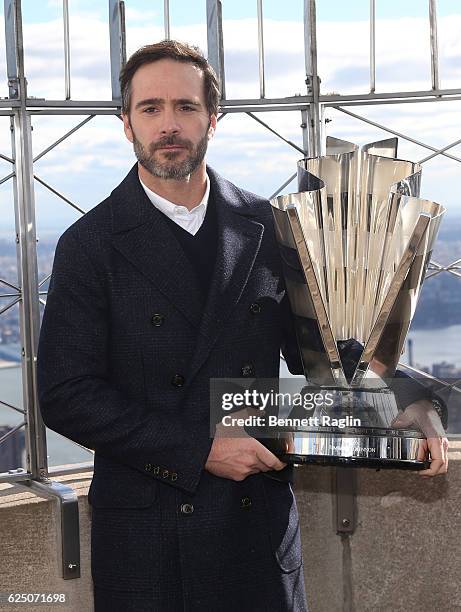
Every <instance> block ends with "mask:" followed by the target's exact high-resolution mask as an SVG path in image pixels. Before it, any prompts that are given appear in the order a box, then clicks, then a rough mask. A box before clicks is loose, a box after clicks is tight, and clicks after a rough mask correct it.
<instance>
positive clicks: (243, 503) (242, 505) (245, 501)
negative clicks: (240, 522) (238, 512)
mask: <svg viewBox="0 0 461 612" xmlns="http://www.w3.org/2000/svg"><path fill="white" fill-rule="evenodd" d="M250 506H251V499H250V498H249V497H242V499H241V500H240V508H244V509H245V510H246V509H247V508H249V507H250Z"/></svg>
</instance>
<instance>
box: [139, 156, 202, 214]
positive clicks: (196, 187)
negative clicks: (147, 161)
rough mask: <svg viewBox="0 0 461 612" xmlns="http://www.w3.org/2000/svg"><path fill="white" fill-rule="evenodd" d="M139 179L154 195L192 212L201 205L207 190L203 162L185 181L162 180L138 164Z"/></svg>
mask: <svg viewBox="0 0 461 612" xmlns="http://www.w3.org/2000/svg"><path fill="white" fill-rule="evenodd" d="M138 173H139V178H140V179H141V180H142V182H143V183H144V184H145V185H147V187H149V189H151V190H152V191H153V192H154V193H156V194H158V195H159V196H161V197H162V198H165V199H166V200H169V201H170V202H174V203H175V204H179V205H180V206H185V207H186V208H187V209H188V210H192V208H194V207H195V206H197V204H199V203H200V202H201V200H202V198H203V196H204V195H205V190H206V166H205V163H204V162H203V163H202V164H200V166H199V167H198V168H197V169H196V170H194V172H192V173H191V174H189V176H187V177H186V178H183V179H162V178H159V177H157V176H153V175H152V174H151V173H150V172H148V171H147V170H146V169H145V168H144V166H141V164H139V163H138Z"/></svg>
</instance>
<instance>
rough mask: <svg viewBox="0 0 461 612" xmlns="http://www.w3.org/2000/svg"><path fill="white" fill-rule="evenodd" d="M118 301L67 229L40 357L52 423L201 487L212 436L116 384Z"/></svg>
mask: <svg viewBox="0 0 461 612" xmlns="http://www.w3.org/2000/svg"><path fill="white" fill-rule="evenodd" d="M109 312H110V304H109V303H108V299H107V296H106V292H105V289H104V282H103V280H102V279H101V278H100V276H99V274H98V272H97V270H96V268H95V266H93V264H92V262H91V261H90V258H89V256H88V254H87V253H86V252H85V251H84V250H83V249H82V247H81V246H80V245H79V243H78V242H77V240H76V239H75V238H74V236H73V235H72V233H71V232H70V231H69V230H67V232H65V233H64V234H63V235H62V236H61V238H60V240H59V241H58V245H57V248H56V254H55V259H54V264H53V271H52V276H51V281H50V288H49V291H48V298H47V304H46V308H45V312H44V316H43V322H42V327H41V331H40V340H39V348H38V355H37V377H38V395H39V403H40V409H41V412H42V416H43V420H44V422H45V424H46V425H47V426H48V427H49V428H50V429H53V430H54V431H56V432H58V433H60V434H62V435H63V436H66V437H67V438H69V439H70V440H73V441H75V442H78V443H79V444H81V445H83V446H85V447H87V448H90V449H93V450H94V451H95V452H96V453H98V454H100V455H102V456H106V457H108V458H110V459H113V460H115V461H118V462H120V463H122V464H126V465H129V466H131V467H133V468H135V469H136V470H139V471H141V472H143V473H144V474H146V475H147V476H149V477H152V478H158V479H160V480H162V473H163V472H164V471H165V470H168V473H169V474H172V473H173V474H175V475H176V478H175V479H174V481H173V479H172V478H170V479H169V480H168V482H170V484H172V485H173V486H177V487H179V488H181V489H184V490H186V491H188V492H194V491H195V489H196V487H197V485H198V482H199V479H200V475H201V472H202V469H203V467H204V464H205V463H206V460H207V457H208V454H209V451H210V448H211V444H212V440H211V439H210V437H209V427H205V426H204V425H203V424H202V426H201V427H200V428H198V426H197V425H194V426H192V425H191V424H189V426H187V425H186V424H185V423H184V422H178V420H172V419H171V418H168V417H167V416H166V415H164V414H162V413H161V411H160V410H158V411H155V410H152V408H151V409H150V410H147V407H146V406H144V405H142V404H141V403H138V402H135V401H133V400H132V399H130V398H129V397H125V396H124V395H123V394H122V393H121V392H120V390H118V389H117V388H115V387H114V385H112V384H111V382H110V360H109V357H110V348H109V347H110V329H109V322H108V319H109Z"/></svg>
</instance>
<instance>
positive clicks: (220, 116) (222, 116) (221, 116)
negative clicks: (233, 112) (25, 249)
mask: <svg viewBox="0 0 461 612" xmlns="http://www.w3.org/2000/svg"><path fill="white" fill-rule="evenodd" d="M226 115H227V113H221V114H220V115H219V117H218V120H217V123H219V122H220V121H221V119H224V117H225V116H226Z"/></svg>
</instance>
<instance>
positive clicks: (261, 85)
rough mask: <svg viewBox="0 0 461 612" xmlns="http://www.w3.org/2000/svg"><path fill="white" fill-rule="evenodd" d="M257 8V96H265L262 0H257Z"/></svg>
mask: <svg viewBox="0 0 461 612" xmlns="http://www.w3.org/2000/svg"><path fill="white" fill-rule="evenodd" d="M257 8H258V63H259V97H260V98H265V97H266V83H265V77H264V25H263V0H257Z"/></svg>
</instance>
